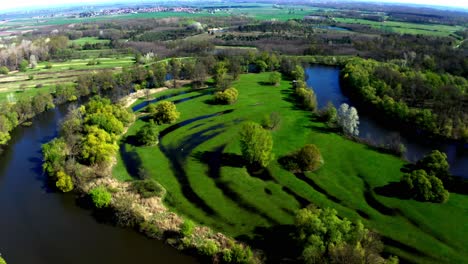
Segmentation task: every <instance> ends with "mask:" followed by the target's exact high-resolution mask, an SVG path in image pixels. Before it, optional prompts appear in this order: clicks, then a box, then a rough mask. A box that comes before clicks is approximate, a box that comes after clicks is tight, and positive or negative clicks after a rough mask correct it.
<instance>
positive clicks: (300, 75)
mask: <svg viewBox="0 0 468 264" xmlns="http://www.w3.org/2000/svg"><path fill="white" fill-rule="evenodd" d="M292 77H293V79H294V80H296V81H303V80H305V73H304V68H302V66H301V65H296V66H295V67H294V70H293V71H292Z"/></svg>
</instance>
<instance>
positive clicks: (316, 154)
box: [296, 144, 324, 171]
mask: <svg viewBox="0 0 468 264" xmlns="http://www.w3.org/2000/svg"><path fill="white" fill-rule="evenodd" d="M296 160H297V163H298V165H299V168H300V169H301V170H302V171H315V170H317V169H318V168H320V167H321V166H322V165H323V163H324V161H323V158H322V155H321V154H320V150H319V149H318V148H317V147H316V146H315V145H313V144H307V145H305V146H304V147H302V148H301V149H300V150H299V151H298V152H297V154H296Z"/></svg>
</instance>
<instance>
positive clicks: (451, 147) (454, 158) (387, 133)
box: [305, 65, 468, 178]
mask: <svg viewBox="0 0 468 264" xmlns="http://www.w3.org/2000/svg"><path fill="white" fill-rule="evenodd" d="M305 72H306V75H307V85H308V86H309V87H313V89H314V91H315V93H316V95H317V101H318V105H319V108H322V107H324V106H325V105H326V104H327V102H332V103H333V105H335V107H339V105H340V104H342V103H347V104H349V105H353V103H352V102H351V101H350V100H349V98H348V97H346V96H345V95H344V94H343V92H342V90H341V87H340V82H339V74H340V69H339V68H337V67H330V66H318V65H314V66H310V67H308V68H306V71H305ZM356 108H357V110H358V113H359V121H360V125H359V131H360V132H359V137H361V138H365V139H371V140H372V141H374V142H378V143H388V142H389V141H390V140H392V138H400V139H401V142H402V143H403V144H404V145H405V146H406V148H407V151H406V153H405V158H406V159H408V160H410V161H413V162H414V161H416V160H418V159H420V158H421V157H423V156H424V155H426V154H427V153H429V152H430V151H431V150H433V149H439V150H441V151H444V152H445V153H447V156H448V160H449V163H450V168H451V172H452V174H454V175H457V176H463V177H464V178H468V144H462V143H451V142H450V143H449V142H439V141H435V140H431V139H428V138H425V137H415V136H414V135H407V134H402V133H400V132H399V131H398V130H396V129H389V128H388V127H384V126H382V125H381V123H379V122H377V121H376V120H375V117H371V116H370V115H367V114H366V113H365V112H364V111H359V110H360V109H359V107H356Z"/></svg>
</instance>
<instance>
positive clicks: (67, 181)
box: [55, 171, 73, 192]
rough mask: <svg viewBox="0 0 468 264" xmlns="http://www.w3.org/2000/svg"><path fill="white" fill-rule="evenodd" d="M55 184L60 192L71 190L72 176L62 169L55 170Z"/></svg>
mask: <svg viewBox="0 0 468 264" xmlns="http://www.w3.org/2000/svg"><path fill="white" fill-rule="evenodd" d="M55 185H56V186H57V188H59V190H61V191H62V192H69V191H71V190H73V181H72V178H71V177H70V175H67V174H66V173H65V172H63V171H59V172H57V181H56V182H55Z"/></svg>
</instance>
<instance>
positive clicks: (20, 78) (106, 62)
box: [0, 56, 134, 102]
mask: <svg viewBox="0 0 468 264" xmlns="http://www.w3.org/2000/svg"><path fill="white" fill-rule="evenodd" d="M90 57H91V56H90ZM90 60H91V59H86V60H84V59H83V60H70V61H65V62H53V63H52V68H50V69H46V68H45V67H46V63H45V62H41V63H39V64H38V66H37V67H36V68H34V69H28V70H27V71H26V72H17V71H16V72H11V73H9V74H8V75H0V102H1V101H3V100H5V99H6V98H7V96H8V94H14V95H15V97H18V96H32V95H34V94H36V93H37V92H39V91H48V92H51V91H53V90H54V88H55V86H56V84H66V83H72V82H73V81H74V80H76V78H77V77H78V76H79V75H83V74H88V73H90V72H93V71H97V70H103V69H111V70H116V69H121V68H122V67H125V66H129V65H132V64H133V63H134V59H133V57H122V58H99V59H97V61H99V62H100V64H98V65H87V64H88V62H89V61H90Z"/></svg>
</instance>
